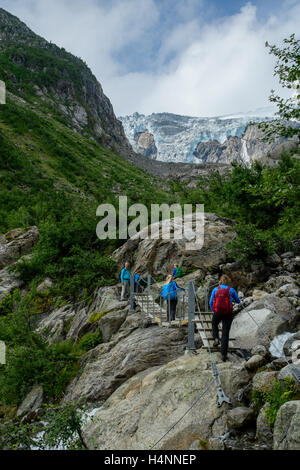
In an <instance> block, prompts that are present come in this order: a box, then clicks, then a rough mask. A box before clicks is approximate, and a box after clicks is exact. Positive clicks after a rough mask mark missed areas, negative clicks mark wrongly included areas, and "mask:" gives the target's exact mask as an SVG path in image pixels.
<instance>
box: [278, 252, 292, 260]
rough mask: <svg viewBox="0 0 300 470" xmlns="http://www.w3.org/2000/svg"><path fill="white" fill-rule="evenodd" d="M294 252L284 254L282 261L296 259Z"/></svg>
mask: <svg viewBox="0 0 300 470" xmlns="http://www.w3.org/2000/svg"><path fill="white" fill-rule="evenodd" d="M294 255H295V254H294V252H293V251H287V252H286V253H282V255H280V256H281V258H282V259H290V258H293V257H294Z"/></svg>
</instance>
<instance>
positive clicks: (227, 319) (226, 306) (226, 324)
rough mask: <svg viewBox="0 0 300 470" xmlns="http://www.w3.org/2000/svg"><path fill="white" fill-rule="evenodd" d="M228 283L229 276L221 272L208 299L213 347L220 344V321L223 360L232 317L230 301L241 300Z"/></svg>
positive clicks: (224, 359)
mask: <svg viewBox="0 0 300 470" xmlns="http://www.w3.org/2000/svg"><path fill="white" fill-rule="evenodd" d="M229 283H230V279H229V277H228V276H226V274H223V276H221V278H220V282H219V286H218V287H215V288H214V289H213V291H212V293H211V296H210V300H209V305H210V308H211V310H212V311H213V312H214V313H213V318H212V335H213V339H214V343H213V344H214V346H215V347H217V346H219V344H220V340H219V323H220V321H222V339H221V354H222V360H223V361H224V362H225V361H226V360H227V351H228V342H229V332H230V328H231V324H232V321H233V318H234V314H233V309H232V303H233V302H236V303H238V304H239V303H240V302H241V301H240V299H239V296H238V295H237V292H236V290H235V289H233V287H229V285H228V284H229ZM220 289H221V290H220ZM218 291H219V292H218ZM228 294H229V295H228ZM217 298H218V301H217ZM219 306H221V307H219ZM218 308H221V310H222V311H221V312H220V311H218Z"/></svg>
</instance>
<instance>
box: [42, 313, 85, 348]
mask: <svg viewBox="0 0 300 470" xmlns="http://www.w3.org/2000/svg"><path fill="white" fill-rule="evenodd" d="M75 315H76V312H75V310H74V309H73V307H72V306H71V305H70V304H68V305H65V306H64V307H61V308H59V309H57V310H55V311H53V312H51V313H50V314H49V315H46V316H43V318H42V319H41V320H40V321H39V324H38V328H37V331H38V332H39V333H42V334H43V335H44V336H45V337H46V338H47V341H48V342H49V344H52V343H59V342H60V341H64V340H65V339H66V330H67V327H68V324H69V323H70V321H71V320H72V318H74V316H75Z"/></svg>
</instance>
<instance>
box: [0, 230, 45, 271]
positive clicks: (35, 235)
mask: <svg viewBox="0 0 300 470" xmlns="http://www.w3.org/2000/svg"><path fill="white" fill-rule="evenodd" d="M39 238H40V234H39V231H38V228H37V227H35V226H33V227H29V228H28V229H27V230H23V229H15V230H11V231H10V232H8V233H6V234H5V235H2V236H1V237H0V269H1V268H2V269H3V268H5V267H6V266H9V265H11V264H13V263H14V262H15V261H17V260H18V259H19V258H20V257H21V256H23V255H26V254H28V253H31V251H32V248H33V247H34V245H35V244H36V243H37V242H38V241H39Z"/></svg>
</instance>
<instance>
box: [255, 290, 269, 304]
mask: <svg viewBox="0 0 300 470" xmlns="http://www.w3.org/2000/svg"><path fill="white" fill-rule="evenodd" d="M268 295H269V294H268V292H265V291H263V290H259V289H254V291H253V293H252V299H253V301H254V302H255V301H256V300H261V299H263V298H264V297H267V296H268Z"/></svg>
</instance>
